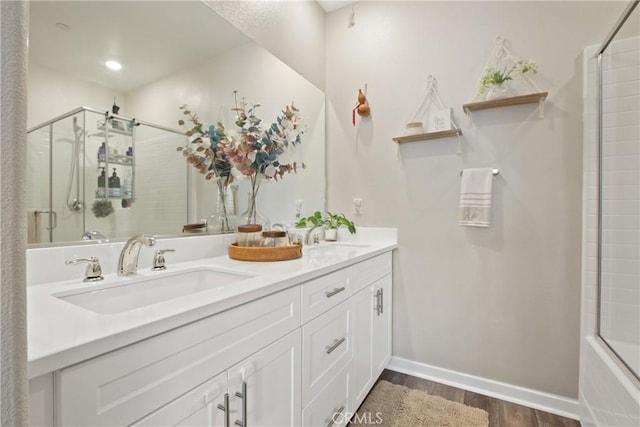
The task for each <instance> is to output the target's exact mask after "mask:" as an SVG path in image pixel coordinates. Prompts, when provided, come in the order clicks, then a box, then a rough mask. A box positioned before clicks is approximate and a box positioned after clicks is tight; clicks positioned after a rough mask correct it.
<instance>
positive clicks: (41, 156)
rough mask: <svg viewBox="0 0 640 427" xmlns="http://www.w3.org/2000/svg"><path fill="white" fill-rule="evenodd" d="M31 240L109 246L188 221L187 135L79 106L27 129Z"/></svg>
mask: <svg viewBox="0 0 640 427" xmlns="http://www.w3.org/2000/svg"><path fill="white" fill-rule="evenodd" d="M27 133H28V135H27V157H28V161H27V169H28V174H27V180H28V181H29V185H28V191H27V195H26V199H27V212H26V214H27V240H28V242H29V243H30V244H44V243H49V242H53V243H58V242H66V241H79V239H82V241H87V240H88V241H105V240H113V239H122V238H128V237H130V236H132V235H134V234H137V233H139V231H138V230H145V232H147V233H149V234H167V233H168V232H169V233H171V232H172V231H173V232H174V233H178V232H180V230H181V229H182V226H183V225H184V224H187V223H189V220H188V218H189V206H190V199H189V197H190V196H189V194H190V193H191V191H192V189H191V188H190V185H189V175H188V169H187V167H188V165H187V163H186V162H185V161H184V159H183V157H182V156H178V155H175V153H176V147H178V146H181V145H184V143H185V142H186V140H187V139H186V138H187V137H186V136H185V135H184V133H183V132H182V131H179V130H174V129H170V128H166V127H164V126H160V125H157V124H154V123H150V122H145V121H141V120H138V119H133V118H130V117H125V116H122V115H118V114H114V113H113V112H111V111H108V110H107V109H106V108H105V109H104V110H102V109H96V108H91V107H85V106H83V107H78V108H76V109H74V110H72V111H69V112H67V113H65V114H62V115H60V116H57V117H54V118H52V119H50V120H48V121H47V122H44V123H41V124H40V125H38V126H35V127H33V128H31V129H29V130H28V131H27Z"/></svg>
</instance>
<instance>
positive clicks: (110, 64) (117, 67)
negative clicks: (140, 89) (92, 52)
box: [104, 60, 122, 71]
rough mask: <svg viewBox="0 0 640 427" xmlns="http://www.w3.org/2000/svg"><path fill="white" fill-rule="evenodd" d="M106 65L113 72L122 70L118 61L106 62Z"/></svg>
mask: <svg viewBox="0 0 640 427" xmlns="http://www.w3.org/2000/svg"><path fill="white" fill-rule="evenodd" d="M104 65H106V66H107V68H108V69H110V70H113V71H118V70H121V69H122V64H121V63H119V62H118V61H113V60H109V61H107V62H105V63H104Z"/></svg>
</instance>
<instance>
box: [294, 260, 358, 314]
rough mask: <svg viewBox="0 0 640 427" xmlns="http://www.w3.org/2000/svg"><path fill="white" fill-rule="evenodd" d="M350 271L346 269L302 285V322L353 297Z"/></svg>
mask: <svg viewBox="0 0 640 427" xmlns="http://www.w3.org/2000/svg"><path fill="white" fill-rule="evenodd" d="M350 271H351V270H350V269H348V268H345V269H342V270H338V271H336V272H335V273H331V274H328V275H326V276H324V277H320V278H318V279H315V280H311V281H309V282H307V283H305V284H303V285H302V322H303V323H307V322H308V321H309V320H311V319H313V318H315V317H317V316H318V315H320V314H322V313H324V312H325V311H327V310H329V309H330V308H331V307H335V306H336V305H338V304H340V303H341V302H342V301H345V300H346V299H348V298H349V297H350V296H351V293H352V292H351V281H350V280H349V273H350Z"/></svg>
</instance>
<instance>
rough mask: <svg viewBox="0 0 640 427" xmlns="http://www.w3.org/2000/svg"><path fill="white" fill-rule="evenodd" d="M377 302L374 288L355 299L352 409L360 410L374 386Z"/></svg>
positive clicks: (368, 289) (356, 296)
mask: <svg viewBox="0 0 640 427" xmlns="http://www.w3.org/2000/svg"><path fill="white" fill-rule="evenodd" d="M375 307H376V300H375V295H374V286H369V287H367V288H365V289H363V290H361V291H360V292H358V293H357V294H356V295H355V296H354V297H353V319H354V329H353V331H354V333H353V374H352V379H353V383H352V386H351V389H352V396H353V398H354V400H353V401H352V408H353V409H354V410H356V409H358V406H360V404H361V403H362V401H363V400H364V398H365V397H366V396H367V393H368V392H369V389H370V388H371V386H372V385H373V381H374V380H375V378H373V357H372V339H373V316H374V315H375V313H374V311H373V310H374V308H375Z"/></svg>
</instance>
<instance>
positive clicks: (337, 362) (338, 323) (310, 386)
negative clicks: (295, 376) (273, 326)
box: [302, 300, 353, 405]
mask: <svg viewBox="0 0 640 427" xmlns="http://www.w3.org/2000/svg"><path fill="white" fill-rule="evenodd" d="M352 322H353V320H352V314H351V301H350V300H348V301H345V302H344V303H342V304H340V305H339V306H337V307H334V308H333V309H331V310H330V311H328V312H327V313H324V314H323V315H321V316H320V317H318V318H316V319H314V320H312V321H311V322H309V323H308V324H306V325H305V326H303V328H302V349H303V350H302V402H303V405H306V404H307V403H309V401H310V400H311V399H312V398H313V397H314V396H315V395H316V394H318V392H319V391H320V390H321V389H322V388H323V387H324V386H326V385H327V384H328V383H329V380H330V379H331V378H333V377H334V376H335V375H336V374H337V373H338V371H340V370H341V369H342V368H343V367H344V366H345V365H346V364H347V363H348V362H349V361H350V360H351V357H352V354H353V349H352V343H351V339H352V338H351V336H352V335H351V330H352Z"/></svg>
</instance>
